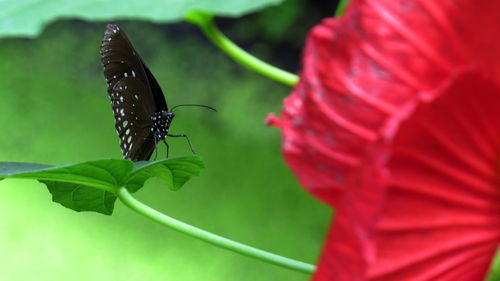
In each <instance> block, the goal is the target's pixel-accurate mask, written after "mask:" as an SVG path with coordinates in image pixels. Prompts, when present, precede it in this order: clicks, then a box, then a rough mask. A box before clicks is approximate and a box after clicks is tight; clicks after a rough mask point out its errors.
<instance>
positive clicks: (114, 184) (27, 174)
mask: <svg viewBox="0 0 500 281" xmlns="http://www.w3.org/2000/svg"><path fill="white" fill-rule="evenodd" d="M202 167H203V162H202V161H201V159H200V158H199V157H198V156H185V157H177V158H170V159H162V160H158V161H152V162H147V161H144V162H138V163H134V162H132V161H130V160H124V159H103V160H94V161H87V162H81V163H75V164H69V165H63V166H48V165H43V164H33V163H18V162H0V180H2V179H4V178H27V179H36V180H38V181H40V182H41V183H43V184H45V185H46V186H47V188H48V190H49V192H50V193H51V194H52V200H53V201H54V202H57V203H60V204H61V205H63V206H65V207H67V208H70V209H72V210H75V211H78V212H82V211H93V212H98V213H102V214H107V215H109V214H111V213H112V212H113V207H114V202H115V200H116V196H115V193H116V191H117V190H118V188H120V187H121V186H125V187H127V189H128V190H129V191H130V192H135V191H137V190H139V189H140V188H141V187H142V186H144V183H145V182H146V180H148V179H149V178H152V177H158V178H160V179H161V180H162V181H163V182H164V183H165V184H166V186H167V187H168V188H170V189H172V190H177V189H179V188H180V187H182V185H184V183H186V181H187V180H189V179H190V178H191V177H192V176H194V175H198V174H199V172H200V170H201V168H202Z"/></svg>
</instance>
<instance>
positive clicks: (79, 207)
mask: <svg viewBox="0 0 500 281" xmlns="http://www.w3.org/2000/svg"><path fill="white" fill-rule="evenodd" d="M40 182H41V183H44V184H45V185H46V186H47V188H48V189H49V191H50V193H51V194H52V201H54V202H57V203H60V204H61V205H63V206H64V207H67V208H70V209H72V210H75V211H77V212H83V211H90V212H98V213H102V214H105V215H111V214H112V213H113V207H114V204H115V201H116V196H115V195H114V194H113V193H111V192H109V191H105V190H101V189H96V188H92V187H89V186H85V185H82V184H74V183H63V182H55V181H40Z"/></svg>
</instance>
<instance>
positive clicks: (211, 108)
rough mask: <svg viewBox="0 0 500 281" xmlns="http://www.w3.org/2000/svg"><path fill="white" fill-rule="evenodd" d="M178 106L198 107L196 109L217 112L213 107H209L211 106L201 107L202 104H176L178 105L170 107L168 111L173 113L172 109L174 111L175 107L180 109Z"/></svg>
mask: <svg viewBox="0 0 500 281" xmlns="http://www.w3.org/2000/svg"><path fill="white" fill-rule="evenodd" d="M180 106H198V107H204V108H208V109H210V110H213V111H215V112H217V109H215V108H213V107H211V106H208V105H203V104H178V105H176V106H174V107H172V108H171V109H170V111H174V109H175V108H176V107H180Z"/></svg>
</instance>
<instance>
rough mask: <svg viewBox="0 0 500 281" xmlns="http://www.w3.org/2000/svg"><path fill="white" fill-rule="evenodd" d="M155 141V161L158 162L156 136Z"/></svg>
mask: <svg viewBox="0 0 500 281" xmlns="http://www.w3.org/2000/svg"><path fill="white" fill-rule="evenodd" d="M154 141H155V159H154V160H153V161H156V157H158V148H157V147H156V135H154Z"/></svg>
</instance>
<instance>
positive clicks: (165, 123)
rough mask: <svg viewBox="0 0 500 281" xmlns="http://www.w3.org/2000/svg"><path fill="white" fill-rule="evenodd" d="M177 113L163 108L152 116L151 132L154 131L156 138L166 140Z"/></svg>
mask: <svg viewBox="0 0 500 281" xmlns="http://www.w3.org/2000/svg"><path fill="white" fill-rule="evenodd" d="M174 116H175V113H174V112H171V111H167V110H162V111H159V112H156V113H155V114H153V116H151V122H152V123H153V126H151V133H153V136H154V139H155V140H156V141H157V142H158V141H162V140H165V138H166V137H167V135H168V129H169V128H170V124H171V123H172V119H174Z"/></svg>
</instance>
